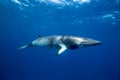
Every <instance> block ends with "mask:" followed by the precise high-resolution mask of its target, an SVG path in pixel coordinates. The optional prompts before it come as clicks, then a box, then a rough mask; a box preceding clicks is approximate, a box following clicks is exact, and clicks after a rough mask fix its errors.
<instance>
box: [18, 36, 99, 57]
mask: <svg viewBox="0 0 120 80" xmlns="http://www.w3.org/2000/svg"><path fill="white" fill-rule="evenodd" d="M100 43H101V42H100V41H98V40H94V39H91V38H84V37H77V36H67V35H65V36H61V35H53V36H39V38H37V39H36V40H34V41H32V42H30V43H29V44H27V45H24V46H22V47H20V48H19V49H24V48H27V47H32V46H41V47H42V46H49V47H51V48H56V49H58V53H57V54H58V55H60V54H61V53H62V52H64V51H65V50H67V49H77V48H79V47H87V46H93V45H98V44H100Z"/></svg>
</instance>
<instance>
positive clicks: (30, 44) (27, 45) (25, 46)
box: [19, 43, 32, 49]
mask: <svg viewBox="0 0 120 80" xmlns="http://www.w3.org/2000/svg"><path fill="white" fill-rule="evenodd" d="M30 46H32V43H29V44H26V45H24V46H21V47H20V48H19V49H24V48H27V47H30Z"/></svg>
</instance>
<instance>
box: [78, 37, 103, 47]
mask: <svg viewBox="0 0 120 80" xmlns="http://www.w3.org/2000/svg"><path fill="white" fill-rule="evenodd" d="M99 44H101V42H100V41H98V40H94V39H90V38H83V41H82V42H81V44H80V45H81V46H83V47H87V46H94V45H99Z"/></svg>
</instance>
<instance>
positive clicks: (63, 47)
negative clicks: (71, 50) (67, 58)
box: [58, 44, 67, 55]
mask: <svg viewBox="0 0 120 80" xmlns="http://www.w3.org/2000/svg"><path fill="white" fill-rule="evenodd" d="M59 46H60V47H61V48H60V49H59V51H58V55H60V54H61V53H62V52H64V51H65V50H66V49H67V47H66V46H65V45H64V44H60V45H59Z"/></svg>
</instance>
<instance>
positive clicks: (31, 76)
mask: <svg viewBox="0 0 120 80" xmlns="http://www.w3.org/2000/svg"><path fill="white" fill-rule="evenodd" d="M37 1H39V0H36V1H34V0H2V1H0V80H120V42H119V41H120V0H89V2H85V3H79V2H77V1H82V0H77V1H76V2H74V1H75V0H61V1H63V2H64V1H66V2H67V3H71V4H66V3H64V4H63V2H62V3H54V2H50V0H46V2H44V0H43V2H39V3H38V2H37ZM41 1H42V0H41ZM51 1H52V0H51ZM53 1H54V0H53ZM56 1H60V0H56ZM38 35H42V36H49V35H74V36H81V37H88V38H93V39H96V40H99V41H101V42H102V44H101V45H98V46H91V47H86V48H79V49H77V50H67V51H65V52H64V53H62V54H61V55H60V56H55V54H56V53H57V50H56V49H51V48H49V47H46V48H44V47H38V48H26V49H22V50H19V49H18V48H19V47H20V46H23V45H25V44H27V43H29V42H31V41H33V40H34V39H36V38H38Z"/></svg>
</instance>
